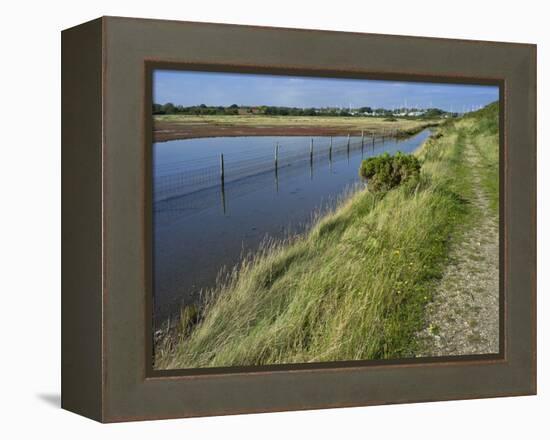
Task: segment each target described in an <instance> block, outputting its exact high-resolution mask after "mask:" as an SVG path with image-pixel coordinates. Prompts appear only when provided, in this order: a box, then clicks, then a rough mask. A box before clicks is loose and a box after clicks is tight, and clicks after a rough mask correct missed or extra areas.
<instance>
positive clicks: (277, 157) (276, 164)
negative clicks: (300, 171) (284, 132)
mask: <svg viewBox="0 0 550 440" xmlns="http://www.w3.org/2000/svg"><path fill="white" fill-rule="evenodd" d="M278 164H279V142H277V143H276V144H275V172H277V166H278Z"/></svg>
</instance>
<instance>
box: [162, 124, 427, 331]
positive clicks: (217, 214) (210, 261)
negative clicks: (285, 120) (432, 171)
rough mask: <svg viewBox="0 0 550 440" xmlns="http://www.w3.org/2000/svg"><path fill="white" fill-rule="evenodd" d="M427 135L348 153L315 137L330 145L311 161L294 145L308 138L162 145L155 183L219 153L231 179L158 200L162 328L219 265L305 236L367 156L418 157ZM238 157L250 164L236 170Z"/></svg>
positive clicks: (356, 144)
mask: <svg viewBox="0 0 550 440" xmlns="http://www.w3.org/2000/svg"><path fill="white" fill-rule="evenodd" d="M428 135H429V131H428V130H425V131H423V132H422V133H419V134H418V135H416V136H414V137H412V138H409V139H406V140H402V141H399V142H398V141H396V140H389V139H386V140H385V141H384V142H383V143H382V141H379V142H373V141H372V140H370V141H369V139H366V140H365V139H361V138H358V139H351V141H350V143H349V145H350V147H349V148H348V147H347V145H346V144H345V148H344V149H341V148H340V149H336V148H333V147H332V146H333V145H335V144H336V138H335V139H334V140H332V141H331V139H329V138H314V141H313V142H314V145H315V144H321V143H322V144H323V145H324V146H325V148H324V149H323V150H320V151H318V152H317V154H315V153H314V154H311V153H310V154H306V155H305V157H302V156H301V155H300V154H296V151H292V150H291V148H289V147H288V145H296V146H300V148H302V149H303V146H304V145H306V146H307V145H308V144H310V145H311V140H310V138H304V137H298V138H292V139H286V138H272V137H261V138H258V137H249V138H213V139H208V142H204V141H205V139H192V140H186V141H172V142H165V143H161V144H156V145H155V146H154V155H155V156H154V159H155V161H154V166H155V169H154V176H155V180H157V179H158V178H159V177H162V176H171V175H173V174H174V170H175V169H177V170H178V172H182V171H181V170H183V172H184V173H185V172H188V173H190V174H192V173H193V172H194V170H196V169H198V168H200V167H202V168H203V169H204V168H205V166H206V167H208V166H209V164H210V162H209V161H211V160H218V157H219V156H217V155H218V154H220V152H221V153H223V154H224V160H225V179H221V178H220V170H219V168H218V169H217V170H216V171H217V172H216V173H212V174H213V175H216V177H215V179H217V180H216V183H215V184H214V185H211V184H204V182H205V180H202V181H200V182H203V183H200V182H199V184H198V186H197V187H196V188H197V189H196V190H193V191H190V192H187V193H185V194H183V195H181V196H173V197H168V198H166V199H161V200H155V202H154V206H153V210H154V215H153V218H154V220H153V222H154V226H153V228H154V258H153V270H154V295H155V300H154V304H155V322H156V325H160V324H161V323H162V322H163V321H164V320H165V319H166V318H167V317H168V316H169V315H170V314H171V313H174V312H176V311H178V310H179V308H180V306H181V304H182V303H189V302H195V301H197V299H198V297H199V293H200V291H201V289H207V288H210V287H212V286H213V285H214V283H215V280H216V276H217V275H218V273H219V271H220V269H221V268H223V267H225V268H231V267H233V266H234V265H236V264H238V262H239V261H240V259H241V257H242V255H243V254H246V253H249V252H254V251H255V250H256V249H257V248H258V246H259V245H260V244H261V242H262V241H263V240H264V239H266V238H267V237H269V238H284V237H287V236H289V235H293V234H297V233H301V232H303V231H304V230H305V229H306V228H307V226H308V224H310V223H311V221H312V219H313V216H314V215H315V214H316V213H317V214H322V213H323V212H325V211H326V210H327V209H329V208H331V207H332V206H334V203H335V201H336V200H337V198H338V197H339V196H340V195H342V194H343V193H344V192H345V191H346V188H349V187H350V186H353V185H356V184H360V183H361V182H360V179H359V177H358V169H359V165H360V162H361V159H362V158H363V157H372V156H374V155H378V154H381V153H383V152H385V151H387V152H389V153H395V152H397V151H402V152H412V151H414V150H416V148H418V146H420V145H421V144H422V143H423V142H424V140H425V139H426V138H427V137H428ZM290 141H292V144H290ZM341 141H342V139H338V142H341ZM344 141H345V142H347V139H346V138H344ZM277 144H279V145H281V151H279V152H278V153H277V151H276V150H275V156H273V155H272V156H271V158H272V162H271V163H270V164H269V165H270V166H269V167H265V169H262V168H260V169H258V170H257V172H254V173H252V174H250V171H249V168H247V167H248V165H247V163H246V161H249V162H250V163H254V161H258V157H262V149H263V150H265V151H269V150H271V151H273V146H274V145H277ZM254 145H258V147H257V148H254V147H253V146H254ZM284 145H287V152H288V151H289V150H290V153H288V154H287V155H286V156H284V155H283V154H282V149H283V148H284ZM224 146H225V148H224ZM306 148H307V147H306ZM257 150H259V151H257ZM265 151H264V152H265ZM306 151H307V150H306ZM310 151H311V147H310ZM235 157H237V158H238V159H239V160H240V161H241V162H244V165H243V164H241V165H238V163H239V160H237V159H235ZM186 158H188V159H189V160H188V161H186V160H185V159H186ZM212 158H213V159H212ZM228 164H230V165H231V166H230V167H228ZM274 164H276V166H274ZM239 169H240V170H245V171H246V173H245V175H243V177H240V178H233V179H228V174H229V171H230V170H239ZM174 182H177V180H176V179H174ZM222 182H223V184H222ZM186 188H190V187H189V186H187V187H186Z"/></svg>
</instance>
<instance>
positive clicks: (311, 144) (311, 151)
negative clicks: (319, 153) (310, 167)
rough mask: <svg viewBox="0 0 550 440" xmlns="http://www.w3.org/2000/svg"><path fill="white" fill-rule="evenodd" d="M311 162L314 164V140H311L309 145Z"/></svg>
mask: <svg viewBox="0 0 550 440" xmlns="http://www.w3.org/2000/svg"><path fill="white" fill-rule="evenodd" d="M309 161H310V162H311V163H313V138H311V143H310V144H309Z"/></svg>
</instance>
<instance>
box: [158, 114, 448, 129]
mask: <svg viewBox="0 0 550 440" xmlns="http://www.w3.org/2000/svg"><path fill="white" fill-rule="evenodd" d="M154 120H155V122H169V123H171V124H176V125H186V124H191V125H193V124H199V125H214V126H215V125H224V126H250V127H257V126H284V127H292V126H298V127H326V126H329V127H342V128H347V129H350V130H367V131H380V130H382V129H383V128H388V129H397V130H400V131H404V132H407V131H413V132H414V131H417V130H418V129H420V128H422V127H424V126H426V125H430V124H438V123H440V122H441V120H436V119H434V120H423V119H418V120H415V119H403V118H399V119H392V120H389V119H387V118H358V117H351V116H350V117H344V116H342V117H329V116H268V115H211V116H206V115H205V116H201V115H155V116H154Z"/></svg>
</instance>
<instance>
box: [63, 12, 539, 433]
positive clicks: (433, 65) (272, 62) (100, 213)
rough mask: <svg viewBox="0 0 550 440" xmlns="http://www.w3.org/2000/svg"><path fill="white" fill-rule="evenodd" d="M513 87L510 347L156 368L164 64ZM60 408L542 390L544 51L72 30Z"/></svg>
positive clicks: (187, 29) (264, 407)
mask: <svg viewBox="0 0 550 440" xmlns="http://www.w3.org/2000/svg"><path fill="white" fill-rule="evenodd" d="M159 66H160V67H163V66H164V67H172V68H180V69H190V70H213V71H230V72H243V73H246V72H254V73H258V72H260V73H280V74H300V75H306V76H329V77H343V78H374V79H398V80H413V81H438V82H451V83H455V82H458V83H474V84H493V85H498V86H499V87H500V102H501V108H500V127H501V131H500V133H501V134H500V167H501V168H500V177H501V179H500V202H501V203H500V219H501V221H500V253H501V254H500V289H501V292H500V298H501V307H500V312H501V319H500V335H501V338H500V343H501V349H500V353H499V354H497V355H471V356H457V357H446V358H422V359H410V360H398V361H354V362H335V363H324V364H322V363H319V364H296V365H277V366H270V367H246V368H245V367H243V368H216V369H202V370H198V369H197V370H187V371H181V370H173V371H172V370H170V371H161V372H157V371H153V370H152V368H151V366H152V363H151V361H150V360H151V350H152V348H151V338H150V335H151V313H150V307H151V304H150V298H151V297H152V296H151V288H152V287H151V255H150V254H151V179H152V177H151V166H150V162H151V148H150V146H151V133H152V132H151V118H150V108H151V69H152V68H156V67H157V68H158V67H159ZM62 222H63V225H62V270H63V272H62V407H63V408H65V409H67V410H70V411H73V412H76V413H78V414H82V415H84V416H86V417H90V418H92V419H95V420H98V421H101V422H117V421H129V420H144V419H162V418H176V417H193V416H205V415H221V414H239V413H254V412H268V411H286V410H300V409H313V408H329V407H346V406H363V405H375V404H387V403H403V402H422V401H432V400H451V399H472V398H483V397H497V396H514V395H527V394H535V393H536V46H534V45H528V44H515V43H496V42H480V41H464V40H449V39H435V38H421V37H402V36H389V35H374V34H359V33H342V32H328V31H314V30H301V29H279V28H260V27H252V26H236V25H222V24H205V23H192V22H176V21H162V20H145V19H131V18H116V17H102V18H99V19H97V20H94V21H91V22H88V23H85V24H82V25H79V26H76V27H74V28H71V29H67V30H65V31H63V33H62Z"/></svg>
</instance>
